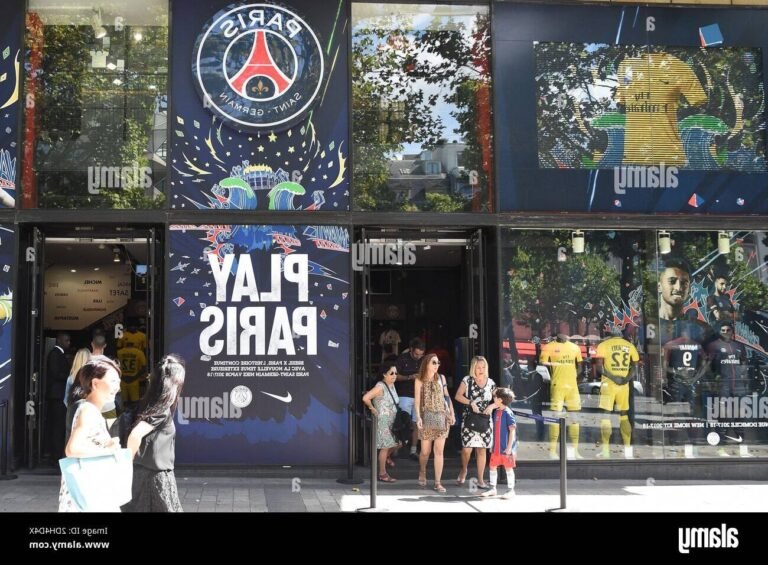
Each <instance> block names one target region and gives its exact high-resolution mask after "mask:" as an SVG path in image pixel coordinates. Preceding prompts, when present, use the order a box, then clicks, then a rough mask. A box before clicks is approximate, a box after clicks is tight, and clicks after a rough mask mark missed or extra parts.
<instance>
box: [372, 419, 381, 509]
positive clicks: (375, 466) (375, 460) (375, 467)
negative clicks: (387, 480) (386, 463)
mask: <svg viewBox="0 0 768 565" xmlns="http://www.w3.org/2000/svg"><path fill="white" fill-rule="evenodd" d="M378 419H379V418H378V417H376V416H374V417H373V418H371V508H372V509H375V508H376V495H377V494H378V490H379V481H378V478H379V454H378V452H377V449H376V428H377V427H378V424H379V422H378Z"/></svg>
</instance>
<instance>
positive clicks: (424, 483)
mask: <svg viewBox="0 0 768 565" xmlns="http://www.w3.org/2000/svg"><path fill="white" fill-rule="evenodd" d="M418 482H419V488H426V487H427V477H424V478H423V479H422V478H421V477H419V481H418Z"/></svg>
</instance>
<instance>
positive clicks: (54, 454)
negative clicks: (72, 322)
mask: <svg viewBox="0 0 768 565" xmlns="http://www.w3.org/2000/svg"><path fill="white" fill-rule="evenodd" d="M67 349H69V334H66V333H63V332H61V333H59V334H58V335H57V336H56V345H54V347H53V349H51V351H50V352H49V353H48V358H47V359H46V361H45V391H46V394H45V398H46V401H47V408H48V411H47V414H46V420H47V424H48V425H47V430H48V434H47V435H48V445H49V446H50V448H51V451H50V455H51V459H52V460H53V461H57V460H58V459H60V458H61V457H63V456H64V427H65V424H66V415H67V407H66V406H65V405H64V389H65V388H66V384H67V378H68V377H69V361H68V360H67V356H66V354H65V353H66V350H67Z"/></svg>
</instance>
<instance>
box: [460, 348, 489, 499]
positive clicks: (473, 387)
mask: <svg viewBox="0 0 768 565" xmlns="http://www.w3.org/2000/svg"><path fill="white" fill-rule="evenodd" d="M495 388H496V383H495V382H493V380H491V379H490V378H488V361H486V359H485V357H481V356H479V355H478V356H475V357H473V358H472V363H471V364H470V366H469V375H468V376H466V377H464V378H463V379H462V381H461V384H460V385H459V388H458V390H457V391H456V396H455V398H456V401H457V402H458V403H459V404H463V405H464V414H463V416H462V419H461V470H460V471H459V478H458V479H456V484H457V485H463V484H464V481H465V480H466V478H467V466H468V465H469V458H470V457H471V456H472V450H473V449H474V450H475V463H476V464H477V486H478V488H482V489H484V488H488V486H487V485H486V484H485V481H484V480H483V474H484V473H485V458H486V450H487V449H489V448H490V447H491V444H492V442H493V423H492V422H491V418H490V416H491V413H492V412H493V402H492V401H493V389H495ZM470 410H471V411H472V412H474V413H475V414H485V415H487V416H488V429H487V430H484V431H482V432H476V431H474V430H471V429H470V428H469V427H468V426H467V425H466V422H467V414H468V413H469V411H470Z"/></svg>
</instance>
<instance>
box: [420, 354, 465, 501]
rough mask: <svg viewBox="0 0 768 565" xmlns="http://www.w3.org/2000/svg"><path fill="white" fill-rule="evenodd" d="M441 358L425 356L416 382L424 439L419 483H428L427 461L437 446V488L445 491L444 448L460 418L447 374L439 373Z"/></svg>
mask: <svg viewBox="0 0 768 565" xmlns="http://www.w3.org/2000/svg"><path fill="white" fill-rule="evenodd" d="M439 367H440V360H439V359H438V358H437V355H435V354H434V353H429V354H427V355H425V356H424V358H423V359H422V361H421V367H420V368H419V376H418V378H417V379H416V382H415V383H414V384H415V385H416V386H415V391H414V405H413V408H414V410H415V412H416V427H417V428H418V430H419V439H420V440H421V453H420V454H419V486H420V487H422V488H423V487H425V486H427V461H428V460H429V454H430V453H431V452H432V447H433V444H434V449H435V487H434V488H435V490H436V491H437V492H440V493H443V492H445V487H443V485H442V484H441V482H440V478H441V477H442V475H443V450H444V448H445V440H446V438H447V437H448V430H449V428H450V426H451V425H452V424H453V422H454V421H455V419H456V416H455V414H454V413H453V403H451V397H450V396H449V395H448V387H447V386H446V384H445V377H443V375H441V374H440V373H438V372H437V370H438V368H439Z"/></svg>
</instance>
